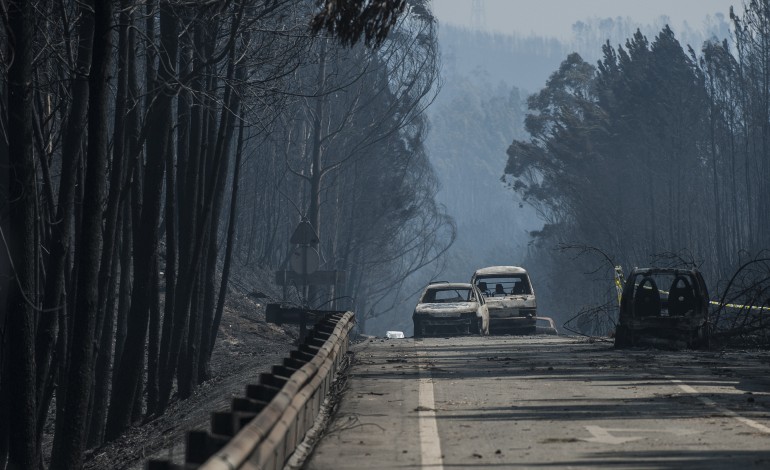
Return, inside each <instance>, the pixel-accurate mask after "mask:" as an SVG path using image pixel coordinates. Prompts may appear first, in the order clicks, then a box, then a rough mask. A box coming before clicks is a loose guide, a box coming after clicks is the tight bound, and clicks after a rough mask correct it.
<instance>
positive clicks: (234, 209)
mask: <svg viewBox="0 0 770 470" xmlns="http://www.w3.org/2000/svg"><path fill="white" fill-rule="evenodd" d="M242 157H243V121H241V122H240V125H239V126H238V148H237V149H236V151H235V165H234V169H233V192H232V196H231V197H230V219H229V221H228V224H227V248H225V260H224V265H223V266H222V282H221V284H220V286H219V299H218V300H217V310H216V312H215V314H214V323H213V325H211V331H210V332H209V338H208V355H207V357H206V358H205V363H206V366H207V369H208V364H209V362H210V359H211V353H212V352H213V351H214V344H215V342H216V339H217V332H218V331H219V323H220V322H221V320H222V313H223V312H224V309H225V298H226V297H227V282H228V280H229V279H230V263H231V262H232V257H233V245H234V238H235V228H236V227H235V225H236V221H237V220H238V216H237V214H238V187H239V182H240V175H241V161H242Z"/></svg>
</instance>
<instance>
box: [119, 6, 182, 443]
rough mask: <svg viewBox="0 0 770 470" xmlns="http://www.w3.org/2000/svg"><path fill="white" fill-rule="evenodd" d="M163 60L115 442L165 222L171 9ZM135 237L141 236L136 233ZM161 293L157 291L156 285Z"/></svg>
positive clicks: (129, 401)
mask: <svg viewBox="0 0 770 470" xmlns="http://www.w3.org/2000/svg"><path fill="white" fill-rule="evenodd" d="M160 34H161V47H160V60H161V62H162V65H161V66H160V67H158V80H157V88H158V96H157V98H156V100H155V102H154V103H153V105H152V106H151V108H150V113H149V116H148V119H149V120H150V121H149V123H148V128H149V130H150V132H149V135H148V139H147V165H146V169H145V176H144V181H143V185H144V191H143V197H142V213H141V219H140V221H139V224H140V229H139V234H140V237H139V238H137V239H135V240H134V288H133V291H132V296H131V309H130V313H129V318H128V329H127V336H126V345H125V348H124V351H123V354H122V356H121V361H120V366H119V367H118V369H117V372H116V374H117V378H116V380H115V384H116V389H115V390H113V394H112V396H111V399H110V411H109V415H108V417H107V429H106V431H105V438H106V439H107V440H110V439H114V438H115V437H117V436H118V435H120V433H122V432H123V430H125V429H126V428H127V427H128V426H129V425H130V423H131V416H132V408H133V405H134V400H135V398H136V384H137V383H138V382H140V381H141V377H142V372H143V365H144V353H145V344H146V341H147V324H148V320H149V308H150V305H149V303H150V298H149V296H150V295H151V289H153V286H152V282H153V280H154V279H155V277H154V276H153V274H152V270H153V268H155V267H156V264H155V263H156V257H157V255H158V229H157V227H158V224H159V220H160V205H161V194H162V189H163V179H164V176H163V175H164V169H165V160H166V152H168V151H170V149H169V146H168V143H169V141H170V139H169V135H170V133H171V123H172V112H171V105H172V97H173V90H172V89H171V84H172V80H173V78H174V72H175V70H176V63H177V44H178V38H177V20H176V17H175V15H174V12H173V11H172V7H171V6H170V5H168V4H166V3H162V4H161V7H160ZM135 236H136V234H135ZM154 288H155V289H157V286H154Z"/></svg>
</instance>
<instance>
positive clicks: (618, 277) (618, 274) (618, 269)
mask: <svg viewBox="0 0 770 470" xmlns="http://www.w3.org/2000/svg"><path fill="white" fill-rule="evenodd" d="M625 283H626V282H625V278H624V276H623V267H622V266H615V289H616V290H617V292H618V306H619V305H620V298H621V296H622V295H623V285H624V284H625ZM660 292H661V293H662V294H666V295H668V291H665V290H661V291H660ZM709 304H711V305H718V306H723V307H727V308H738V309H749V310H759V311H763V310H764V311H770V307H759V306H751V307H750V306H748V305H741V304H722V303H721V302H718V301H716V300H709Z"/></svg>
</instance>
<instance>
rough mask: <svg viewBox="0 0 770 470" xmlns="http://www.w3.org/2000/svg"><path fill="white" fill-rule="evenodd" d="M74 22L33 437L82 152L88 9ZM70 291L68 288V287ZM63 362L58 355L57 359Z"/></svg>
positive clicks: (42, 407) (43, 405)
mask: <svg viewBox="0 0 770 470" xmlns="http://www.w3.org/2000/svg"><path fill="white" fill-rule="evenodd" d="M80 13H81V16H80V23H79V25H78V55H77V63H76V65H75V72H74V77H73V80H72V104H71V106H70V109H69V114H68V118H67V127H66V129H65V130H64V136H63V145H62V156H61V159H62V163H61V176H60V177H59V200H58V209H57V213H56V219H55V220H57V222H58V223H56V224H53V226H52V227H51V254H50V256H49V257H48V266H47V267H46V272H47V277H46V285H45V292H44V296H43V310H44V312H45V313H43V314H42V315H41V317H40V324H39V325H38V333H37V339H36V346H35V351H36V362H37V367H38V370H37V387H38V396H37V407H38V416H39V423H38V426H39V427H38V438H41V437H42V430H43V428H42V425H43V420H44V419H45V416H47V414H48V406H49V401H47V400H45V398H44V392H45V389H46V388H48V387H50V386H52V383H53V382H54V378H55V377H56V375H57V371H55V370H53V369H52V364H51V360H52V357H53V351H54V347H55V344H56V340H57V337H58V330H59V328H60V327H61V328H65V331H66V325H60V324H59V322H58V318H59V317H60V316H61V315H60V311H61V310H64V309H65V307H66V304H65V298H64V296H63V295H64V291H65V289H64V286H65V277H66V275H67V270H68V269H69V263H67V256H68V254H69V252H70V246H71V243H72V237H73V234H72V230H73V228H74V226H73V223H72V219H73V216H74V202H75V182H76V179H77V170H78V165H79V164H80V158H81V141H82V139H83V134H84V131H85V123H86V115H87V111H88V94H89V90H88V72H89V70H90V68H91V49H92V45H93V41H94V18H93V11H91V10H90V9H89V8H82V9H81V11H80ZM70 294H72V293H71V292H70ZM60 362H62V361H60ZM57 396H58V397H59V399H62V400H63V399H64V397H65V396H66V390H65V387H64V385H63V384H61V382H60V386H59V388H58V392H57Z"/></svg>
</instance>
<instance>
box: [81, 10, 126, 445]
mask: <svg viewBox="0 0 770 470" xmlns="http://www.w3.org/2000/svg"><path fill="white" fill-rule="evenodd" d="M130 22H131V13H130V9H129V2H128V1H127V0H122V1H121V13H120V21H119V24H120V36H119V38H120V39H119V42H118V70H117V71H118V87H117V94H116V98H115V121H114V131H113V139H112V142H113V144H112V169H111V173H110V189H109V195H108V198H107V209H106V211H105V224H104V249H103V250H102V260H101V265H100V267H99V302H98V311H99V312H100V313H101V315H100V318H99V319H98V320H97V329H96V332H97V334H98V335H99V336H98V338H99V339H98V341H99V350H98V351H97V354H96V377H95V380H94V397H93V400H92V402H93V409H92V410H91V424H90V426H89V431H90V432H89V437H88V445H89V447H96V446H97V445H99V444H101V443H102V440H103V438H104V423H105V419H106V417H107V400H108V398H109V391H108V390H109V388H108V384H109V382H110V368H111V366H112V358H113V354H112V352H113V349H112V345H113V339H114V333H115V311H114V309H108V308H107V305H108V303H110V302H109V300H110V299H112V298H114V295H115V293H114V290H112V288H113V287H114V285H115V283H114V282H113V276H114V275H115V273H116V271H117V270H116V269H115V266H116V265H117V264H118V262H119V256H118V253H117V251H118V250H117V249H116V246H117V240H118V237H119V235H118V231H117V230H118V227H117V225H118V215H119V213H120V211H119V204H120V197H121V195H122V192H123V184H124V175H125V172H126V163H125V160H126V159H125V158H124V155H125V149H126V145H125V140H126V139H125V114H126V111H127V110H128V107H129V104H128V92H127V84H128V54H129V51H131V50H133V44H130V43H129V35H128V29H129V27H130Z"/></svg>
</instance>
